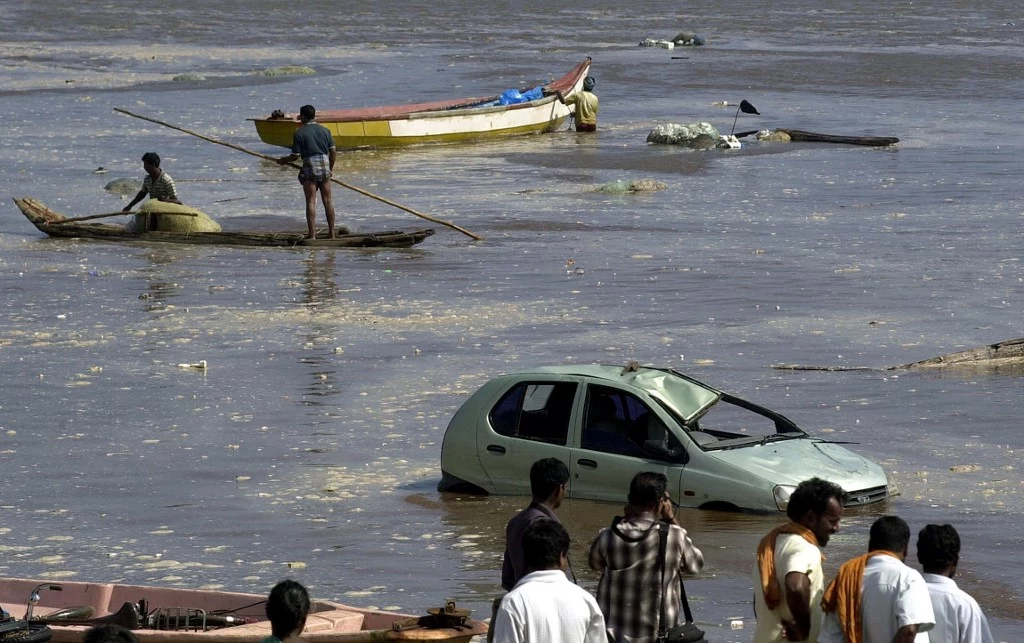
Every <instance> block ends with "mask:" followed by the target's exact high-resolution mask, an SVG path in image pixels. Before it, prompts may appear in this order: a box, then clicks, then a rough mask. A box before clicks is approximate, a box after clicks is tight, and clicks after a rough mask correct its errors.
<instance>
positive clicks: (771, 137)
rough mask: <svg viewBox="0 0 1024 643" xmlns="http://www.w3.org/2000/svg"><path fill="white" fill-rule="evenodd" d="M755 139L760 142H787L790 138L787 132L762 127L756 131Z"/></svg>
mask: <svg viewBox="0 0 1024 643" xmlns="http://www.w3.org/2000/svg"><path fill="white" fill-rule="evenodd" d="M757 140H758V141H761V142H762V143H788V142H789V141H790V138H789V134H787V133H786V132H783V131H782V130H777V129H776V130H767V129H763V130H761V131H760V132H758V133H757Z"/></svg>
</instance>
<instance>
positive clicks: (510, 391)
mask: <svg viewBox="0 0 1024 643" xmlns="http://www.w3.org/2000/svg"><path fill="white" fill-rule="evenodd" d="M579 388H580V387H579V382H577V381H573V380H571V379H567V378H552V379H540V378H538V379H530V380H521V381H518V382H514V383H513V384H512V385H511V386H510V387H509V388H507V389H506V390H505V391H504V392H503V393H502V394H501V395H500V396H498V398H497V400H496V401H495V403H494V404H493V405H492V407H491V409H490V411H489V412H488V413H487V414H486V416H485V417H483V418H481V420H480V422H481V424H480V426H479V429H478V431H477V440H478V443H477V449H478V452H479V453H480V462H481V464H482V466H483V469H484V472H485V473H486V474H487V477H488V478H490V480H491V483H492V484H493V485H494V491H495V493H500V494H525V495H529V493H530V467H532V466H533V463H534V462H536V461H537V460H540V459H542V458H552V457H553V458H558V459H559V460H561V461H562V462H565V463H566V465H567V466H568V464H569V446H568V442H569V435H570V434H571V428H572V425H573V422H574V417H575V402H576V397H577V391H578V389H579ZM571 484H572V481H571V480H570V487H571Z"/></svg>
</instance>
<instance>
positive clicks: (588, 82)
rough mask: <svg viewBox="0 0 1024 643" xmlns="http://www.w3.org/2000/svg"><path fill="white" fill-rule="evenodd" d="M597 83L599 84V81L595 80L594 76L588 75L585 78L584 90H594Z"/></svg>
mask: <svg viewBox="0 0 1024 643" xmlns="http://www.w3.org/2000/svg"><path fill="white" fill-rule="evenodd" d="M595 84H597V81H596V80H594V77H593V76H587V77H586V78H584V79H583V91H585V92H589V91H593V89H594V85H595Z"/></svg>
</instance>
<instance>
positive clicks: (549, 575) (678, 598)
mask: <svg viewBox="0 0 1024 643" xmlns="http://www.w3.org/2000/svg"><path fill="white" fill-rule="evenodd" d="M568 482H569V471H568V469H567V468H566V466H565V464H564V463H563V462H562V461H560V460H558V459H557V458H545V459H543V460H539V461H537V462H536V463H534V465H533V467H532V468H531V470H530V486H531V490H532V494H533V500H532V502H531V503H530V505H529V506H528V507H527V508H526V509H523V510H522V511H521V512H519V513H518V514H516V516H515V517H513V518H512V519H511V520H510V521H509V522H508V526H507V527H506V530H505V556H504V561H503V564H502V570H501V585H502V587H503V588H504V589H505V590H506V591H507V592H508V593H507V594H505V595H504V596H502V597H501V598H500V599H497V600H495V602H494V613H493V617H492V620H491V628H490V632H489V634H488V640H491V641H494V642H496V643H662V642H666V643H703V642H704V640H705V639H704V633H703V632H702V631H701V630H700V629H699V628H698V627H696V625H695V624H694V623H693V616H692V615H691V613H690V610H689V605H688V603H687V599H686V589H685V586H684V584H683V575H684V574H694V573H697V572H699V571H700V570H701V569H702V568H703V567H704V556H703V554H702V553H701V551H700V550H699V549H697V547H695V546H694V544H693V541H692V540H690V537H689V536H688V535H687V532H686V530H685V529H684V528H683V527H682V526H680V525H679V523H678V522H677V521H676V518H675V509H674V505H673V503H672V499H671V497H670V495H669V493H668V490H667V485H668V480H667V479H666V477H665V475H664V474H661V473H655V472H644V473H639V474H637V475H636V476H635V477H634V478H633V480H632V482H631V483H630V486H629V496H628V504H627V505H626V507H625V511H624V515H623V516H621V517H616V518H615V519H614V520H613V521H612V524H611V526H609V527H605V528H604V529H602V530H601V531H600V533H598V535H597V537H596V538H595V539H594V541H593V543H592V544H591V546H590V555H589V557H588V561H587V562H588V564H589V565H590V568H591V569H593V570H594V571H598V572H600V573H601V579H600V581H599V583H598V586H597V597H596V599H595V597H593V596H591V595H590V593H589V592H587V591H586V590H584V589H583V588H581V587H579V586H578V585H577V584H576V577H575V575H574V574H573V571H572V568H571V567H570V565H569V534H568V532H566V530H565V528H564V527H563V526H562V524H561V523H560V522H559V520H558V518H557V516H556V515H555V510H556V509H558V507H559V506H561V504H562V500H563V499H564V498H565V493H566V485H567V484H568ZM845 498H846V494H845V493H844V491H843V490H842V489H841V488H840V487H839V486H837V485H835V484H833V483H831V482H827V481H825V480H821V479H820V478H812V479H811V480H806V481H804V482H802V483H801V484H800V485H799V486H797V488H796V490H795V491H794V492H793V494H792V496H791V497H790V499H789V504H788V506H787V508H786V515H787V517H788V518H789V521H788V522H786V523H785V524H782V525H780V526H778V527H776V528H775V529H772V530H771V531H770V532H768V534H766V535H765V536H764V538H762V539H761V541H760V543H759V544H758V546H757V552H756V562H755V564H754V566H753V575H752V580H753V585H754V614H755V616H756V617H757V626H756V629H755V630H754V636H753V641H754V643H781V642H783V641H786V642H795V641H808V642H811V643H814V642H818V643H923V642H929V643H993V642H992V635H991V633H990V632H989V627H988V622H987V620H986V619H985V615H984V614H983V613H982V611H981V608H979V607H978V603H977V602H976V601H975V600H974V599H973V598H971V596H969V595H968V594H967V593H966V592H964V591H963V590H961V589H959V588H958V587H957V586H956V583H955V582H953V576H954V574H955V573H956V568H957V563H958V562H959V556H960V537H959V535H958V534H957V532H956V529H954V528H953V527H952V526H951V525H927V526H926V527H925V528H924V529H922V530H921V531H920V533H919V534H918V536H917V558H918V561H919V562H920V563H921V567H922V569H923V570H924V574H923V575H922V574H921V573H920V572H918V571H917V570H915V569H913V568H912V567H909V566H908V565H906V564H905V562H904V561H905V559H906V556H907V549H908V546H909V544H910V528H909V527H908V526H907V523H906V522H904V521H903V520H902V519H901V518H898V517H897V516H883V517H881V518H879V519H878V520H876V521H875V522H874V524H873V525H872V526H871V533H870V537H869V541H868V551H867V553H865V554H862V555H860V556H857V557H855V558H853V559H851V560H849V561H846V562H845V563H843V565H842V566H840V568H839V572H838V573H837V574H836V576H835V578H834V579H832V581H831V582H830V583H828V584H827V585H826V584H825V577H824V574H823V571H822V560H823V556H822V553H821V549H822V548H824V547H825V546H826V545H828V542H829V538H830V537H831V535H832V534H834V533H836V532H837V531H838V530H839V523H840V521H841V520H842V517H843V503H844V500H845ZM309 608H310V600H309V595H308V593H307V592H306V589H305V587H303V586H302V585H301V584H299V583H297V582H296V581H293V580H285V581H281V582H280V583H278V584H277V585H275V586H274V588H273V590H271V592H270V596H269V597H268V599H267V606H266V612H267V617H268V619H269V621H270V623H271V630H272V632H273V634H272V636H269V637H267V638H266V639H264V640H263V641H262V643H300V639H299V636H300V634H301V633H302V630H303V628H304V627H305V623H306V616H307V614H308V613H309ZM680 612H682V614H680ZM84 643H138V641H137V640H136V638H135V636H134V634H132V632H131V631H130V630H127V629H125V628H122V627H119V626H116V625H105V626H101V627H96V628H93V629H92V630H90V631H89V632H88V633H87V635H86V637H85V640H84Z"/></svg>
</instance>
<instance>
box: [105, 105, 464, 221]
mask: <svg viewBox="0 0 1024 643" xmlns="http://www.w3.org/2000/svg"><path fill="white" fill-rule="evenodd" d="M114 111H115V112H119V113H121V114H126V115H128V116H131V117H133V118H139V119H142V120H144V121H149V122H150V123H156V124H157V125H163V126H164V127H169V128H171V129H173V130H178V131H179V132H184V133H186V134H189V135H191V136H195V137H196V138H201V139H203V140H204V141H209V142H210V143H216V144H217V145H223V146H224V147H230V148H231V149H233V150H238V151H239V152H245V153H246V154H251V155H252V156H258V157H259V158H261V159H266V160H268V161H274V162H275V163H276V162H277V157H274V156H269V155H267V154H260V153H259V152H254V151H252V150H250V149H246V148H244V147H242V146H241V145H235V144H234V143H228V142H227V141H220V140H217V139H215V138H210V137H209V136H203V135H202V134H199V133H197V132H193V131H191V130H187V129H185V128H183V127H178V126H177V125H171V124H170V123H165V122H164V121H161V120H157V119H155V118H150V117H148V116H143V115H141V114H134V113H132V112H129V111H128V110H126V109H120V108H118V107H115V108H114ZM291 166H292V167H295V168H298V167H300V166H299V165H298V164H296V163H291ZM331 182H332V183H337V184H338V185H340V186H341V187H343V188H348V189H349V190H352V191H354V192H358V193H359V194H362V195H363V196H368V197H370V198H371V199H376V200H378V201H380V202H381V203H386V204H388V205H390V206H394V207H396V208H398V209H399V210H405V211H406V212H408V213H409V214H414V215H416V216H418V217H419V218H421V219H426V220H427V221H432V222H434V223H438V224H440V225H443V226H447V227H449V228H451V229H452V230H457V231H459V232H461V233H462V234H464V235H466V236H467V237H469V238H471V239H474V240H476V241H482V240H483V237H480V236H477V235H475V234H473V233H472V232H470V231H469V230H466V229H465V228H462V227H460V226H457V225H455V224H454V223H451V222H449V221H444V220H442V219H438V218H435V217H432V216H430V215H428V214H423V213H422V212H418V211H416V210H413V209H412V208H409V207H406V206H404V205H402V204H401V203H395V202H394V201H392V200H391V199H387V198H384V197H382V196H380V195H378V194H374V193H373V192H369V191H367V190H364V189H363V188H361V187H357V186H355V185H351V184H349V183H345V182H344V181H339V180H338V179H335V178H333V177H332V178H331Z"/></svg>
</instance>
